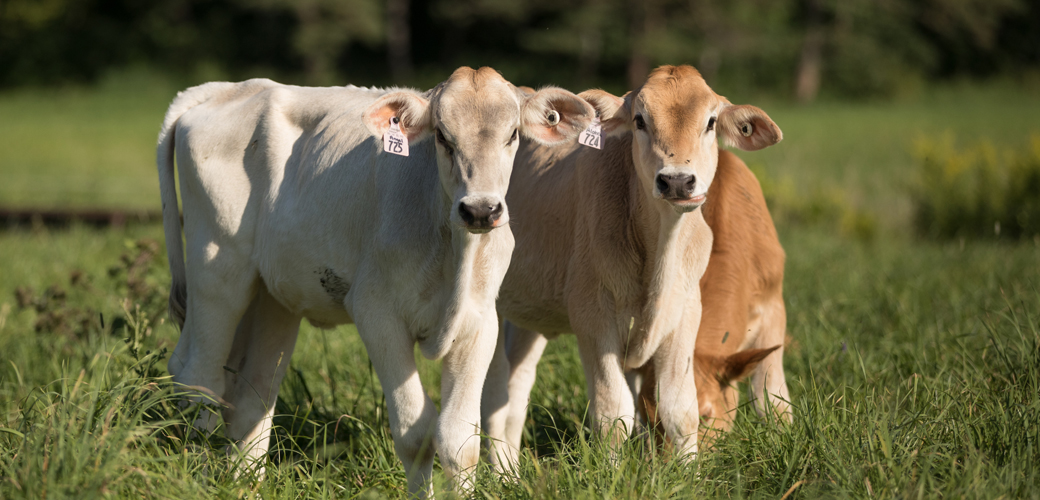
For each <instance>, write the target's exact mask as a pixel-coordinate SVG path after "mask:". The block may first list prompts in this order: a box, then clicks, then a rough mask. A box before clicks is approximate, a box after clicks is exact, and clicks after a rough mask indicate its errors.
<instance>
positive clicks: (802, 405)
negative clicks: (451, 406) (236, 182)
mask: <svg viewBox="0 0 1040 500" xmlns="http://www.w3.org/2000/svg"><path fill="white" fill-rule="evenodd" d="M141 238H145V239H153V240H158V239H160V238H161V231H160V228H159V227H158V226H137V227H131V228H129V229H125V230H111V231H96V230H92V229H84V228H73V229H71V230H65V231H55V232H47V231H43V232H39V231H38V232H32V231H13V232H8V233H4V234H2V235H0V266H2V267H0V290H3V294H4V295H3V296H2V297H3V298H2V299H0V304H2V305H0V307H2V312H0V353H3V354H2V356H0V360H2V363H0V412H2V413H0V415H2V416H0V450H2V453H0V477H2V479H0V497H3V498H20V497H33V498H39V497H44V496H46V497H51V498H60V497H64V496H72V497H77V498H88V497H101V496H110V495H115V496H117V497H137V496H144V497H149V498H161V497H177V498H185V497H191V496H196V495H202V494H207V495H216V496H220V497H229V498H230V497H236V498H237V497H240V496H241V495H242V494H245V493H247V492H249V491H252V490H257V491H258V492H259V493H261V494H262V496H263V497H265V498H300V497H306V498H324V497H330V496H331V497H354V496H356V495H359V494H366V495H368V494H371V495H376V496H399V495H402V494H403V491H404V475H403V472H402V469H401V467H400V465H399V462H397V460H396V458H395V456H394V453H393V449H392V443H391V440H390V438H389V434H388V430H387V424H386V417H385V409H384V402H383V399H382V395H381V391H380V389H379V386H378V384H377V383H376V382H375V381H374V380H373V376H372V374H371V370H370V367H369V365H368V363H367V358H366V355H365V353H364V350H363V349H362V345H361V342H360V340H359V339H358V337H357V335H356V332H355V331H354V330H353V329H352V328H349V327H342V328H338V329H336V330H330V331H322V330H318V329H315V328H312V327H310V326H309V325H306V324H305V325H304V328H303V332H302V334H301V337H300V342H299V344H298V347H297V350H296V354H295V356H294V357H293V359H292V367H293V370H292V372H291V373H290V375H289V376H288V377H287V379H286V381H285V383H284V384H283V387H282V400H281V403H280V404H279V408H278V410H279V413H280V414H281V415H282V416H280V417H278V420H277V424H278V425H279V429H278V436H277V440H278V442H279V449H280V450H281V451H280V452H279V453H277V454H276V455H275V456H274V457H273V458H272V459H273V462H274V465H272V466H271V467H269V473H268V478H267V480H265V481H264V482H263V483H260V484H253V483H250V482H249V481H247V480H245V479H241V478H240V479H236V478H234V477H233V475H231V474H230V473H228V472H227V465H228V461H227V459H226V458H224V456H223V453H222V452H221V451H220V450H221V448H220V443H214V444H212V445H207V444H199V443H195V444H191V443H186V442H184V441H183V440H181V439H179V438H178V436H180V435H181V434H179V432H180V431H181V430H183V418H181V417H177V416H176V414H175V412H174V411H173V410H172V408H173V404H172V402H173V401H174V398H173V396H172V395H171V394H170V391H171V389H170V388H169V387H168V385H167V383H166V382H165V379H162V378H153V377H150V376H148V373H147V372H148V370H145V369H142V368H141V366H142V365H146V366H147V365H151V366H152V367H153V369H152V372H153V373H152V375H155V376H159V375H161V374H162V372H164V368H165V359H159V358H162V357H163V355H161V354H159V353H160V352H161V350H162V349H163V348H168V349H169V348H172V346H173V343H174V341H175V338H176V333H175V331H174V330H173V329H172V328H170V327H169V325H165V324H159V323H160V322H161V320H159V319H157V318H162V317H163V316H164V307H165V306H164V305H163V303H162V301H161V300H158V301H157V300H154V298H155V297H159V298H162V297H163V296H164V295H163V294H164V287H165V285H166V283H167V280H168V277H167V275H166V269H165V265H164V263H163V262H164V260H165V259H164V257H163V254H162V252H161V251H160V252H159V253H158V255H156V254H155V253H154V250H156V249H157V248H158V247H150V246H149V245H138V244H136V242H137V241H138V240H139V239H141ZM783 241H784V245H785V247H786V249H787V251H788V254H789V255H790V258H789V264H788V273H787V283H786V296H787V303H788V308H789V323H788V324H789V329H790V334H791V335H792V337H793V338H794V343H793V344H792V346H791V347H790V349H789V350H788V353H787V358H786V364H787V376H788V381H789V384H790V386H791V394H792V398H793V401H794V408H795V418H794V424H793V425H790V426H786V427H784V426H779V425H776V424H774V423H771V422H765V421H761V420H760V419H758V418H757V417H756V416H755V415H754V412H753V411H751V410H749V409H748V408H741V409H740V415H739V417H738V418H737V425H736V428H735V429H734V431H733V432H731V433H730V434H729V435H727V436H726V437H725V438H724V439H723V440H722V441H721V442H719V444H718V449H716V450H715V451H712V452H708V453H703V454H702V455H701V457H700V459H699V460H698V462H697V463H696V464H695V465H693V466H689V467H683V466H680V465H679V464H677V463H676V462H674V461H669V460H668V459H667V455H666V454H660V453H654V452H651V451H649V450H645V449H643V447H642V445H641V444H640V443H638V442H633V443H632V444H631V445H630V446H629V447H628V448H627V449H626V450H625V451H624V452H623V453H622V455H621V457H620V459H619V461H617V462H616V463H614V462H611V461H610V459H609V455H608V454H607V453H606V452H605V451H604V450H603V449H601V448H600V447H599V445H598V443H597V442H596V441H595V440H591V439H589V434H588V432H587V431H586V430H584V429H585V428H584V427H583V425H582V423H581V422H582V416H583V415H584V412H585V405H586V402H587V397H586V395H585V385H584V382H583V376H582V372H581V368H580V365H579V363H578V358H577V352H576V347H575V344H574V342H573V339H572V338H569V337H568V338H564V339H561V340H559V341H557V342H555V343H553V344H552V345H551V346H550V349H549V352H548V353H547V354H546V356H545V357H544V358H543V361H542V363H541V371H540V377H539V380H538V384H537V385H536V387H535V389H534V391H533V403H534V409H533V410H532V412H531V416H530V420H529V422H528V425H527V429H526V433H527V435H526V443H527V455H525V458H524V461H523V465H524V468H523V471H522V475H521V479H520V480H519V481H518V482H516V483H507V482H502V481H499V480H498V479H497V478H495V477H494V476H493V475H492V474H490V473H485V474H482V476H481V479H480V487H479V490H478V492H479V495H478V496H481V497H487V498H496V497H497V498H528V497H543V496H550V497H558V498H575V497H586V498H601V497H620V498H645V497H647V496H654V497H681V498H695V497H737V498H741V497H754V498H775V497H778V496H780V495H782V494H783V493H785V492H786V491H787V490H788V489H789V488H791V487H792V486H794V485H797V488H796V489H795V490H794V493H793V498H815V497H818V496H821V495H822V496H838V497H844V496H852V497H861V498H862V497H869V496H877V497H882V498H886V497H888V498H890V497H915V498H939V497H945V498H958V497H971V498H998V497H1001V496H1004V497H1033V498H1036V497H1037V495H1038V494H1040V330H1038V321H1040V288H1038V286H1037V285H1038V283H1040V270H1038V267H1037V262H1040V248H1038V247H1037V246H1036V245H1035V244H1034V243H1032V242H1030V243H1028V244H1021V245H1017V246H1009V245H1002V244H994V243H972V242H970V241H969V242H967V243H965V244H964V245H963V246H961V245H960V244H959V243H952V244H912V243H910V242H908V241H906V240H901V239H895V240H884V241H875V242H874V243H872V244H863V243H856V242H850V241H848V240H845V239H840V238H836V237H834V236H831V235H829V234H825V233H823V232H819V231H815V230H811V229H800V228H790V229H787V230H784V231H783ZM141 249H145V250H144V251H143V255H144V257H141V255H142V250H141ZM123 254H126V255H127V256H128V258H126V259H122V258H121V255H123ZM142 262H143V264H141V263H142ZM138 264H141V265H138ZM135 265H137V266H138V267H137V268H135V269H136V271H134V270H132V268H134V266H135ZM73 271H80V273H75V274H76V275H77V276H78V278H77V283H78V284H75V285H73V284H71V283H70V276H71V275H72V274H74V273H73ZM134 273H136V276H137V277H138V278H139V281H141V282H143V283H144V285H143V286H141V287H139V288H141V289H142V290H143V291H142V290H138V291H136V292H135V291H133V290H131V288H132V287H131V286H127V284H126V282H127V278H128V275H130V274H134ZM53 284H57V285H58V286H59V287H60V288H62V289H64V292H65V293H64V295H65V299H64V301H62V300H60V299H56V298H54V296H55V294H54V293H52V294H51V299H50V302H49V305H47V306H46V307H45V308H44V309H43V310H42V312H36V311H35V310H34V309H33V306H32V305H30V306H29V307H27V308H25V309H20V308H19V307H18V306H17V304H16V300H15V298H14V295H13V294H12V291H13V289H15V288H17V287H19V286H21V287H31V288H32V289H33V291H34V292H35V293H34V294H30V296H31V297H35V298H36V300H37V301H39V300H40V299H39V297H40V296H41V295H45V294H43V293H42V292H43V290H45V289H47V287H49V286H51V285H53ZM22 294H23V296H25V295H26V292H25V291H24V290H23V292H22ZM125 296H133V297H136V301H137V304H147V305H146V306H144V307H141V308H140V309H139V310H138V309H137V308H136V307H135V304H131V305H130V306H129V307H128V308H127V309H124V307H123V305H122V304H121V301H122V298H123V297H125ZM87 309H89V312H82V311H85V310H87ZM77 310H79V311H81V312H79V313H77V312H76V311H77ZM127 310H128V311H130V314H127V313H126V312H125V311H127ZM55 312H57V313H58V315H59V316H61V315H64V316H63V317H66V318H70V319H68V321H67V323H69V324H58V325H57V326H55V322H54V321H53V320H48V321H50V322H49V323H45V325H47V326H46V327H45V328H44V329H42V330H41V331H34V327H33V325H34V323H36V322H38V321H39V320H40V318H42V317H45V316H47V317H50V316H48V314H50V315H51V316H53V313H55ZM101 315H103V316H104V317H105V318H106V323H105V325H104V326H102V325H101V324H100V322H99V321H96V318H99V316H101ZM150 318H151V320H152V321H154V323H152V324H151V326H149V325H142V324H141V323H142V322H147V321H149V320H150ZM70 325H71V326H70ZM77 325H79V326H77ZM127 338H129V339H131V340H132V342H130V343H128V342H127V341H126V340H125V339H127ZM135 349H137V351H136V352H137V355H136V356H135V355H134V354H133V352H134V350H135ZM146 351H151V354H146V353H145V352H146ZM422 367H423V374H422V375H423V379H424V382H425V383H426V385H427V386H428V387H430V388H435V387H437V384H438V376H437V371H436V366H435V364H433V363H426V362H424V363H423V364H422ZM138 371H140V372H144V373H145V376H142V375H141V374H139V373H138ZM432 394H433V396H434V397H435V399H436V397H437V392H436V390H433V391H432ZM178 422H180V423H181V426H180V427H178V425H176V424H177V423H178ZM207 464H208V466H207Z"/></svg>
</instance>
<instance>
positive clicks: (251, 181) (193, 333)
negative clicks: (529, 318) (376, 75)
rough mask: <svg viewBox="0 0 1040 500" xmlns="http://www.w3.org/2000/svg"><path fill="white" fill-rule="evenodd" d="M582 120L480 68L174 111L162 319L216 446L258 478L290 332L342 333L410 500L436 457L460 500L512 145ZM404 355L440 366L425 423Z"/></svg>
mask: <svg viewBox="0 0 1040 500" xmlns="http://www.w3.org/2000/svg"><path fill="white" fill-rule="evenodd" d="M592 113H593V110H592V108H591V107H590V106H589V105H588V104H586V103H585V101H583V100H581V99H578V98H577V97H576V96H575V95H573V94H571V93H569V92H567V91H564V90H560V89H555V88H549V89H544V90H542V91H540V92H537V93H535V94H530V95H529V94H527V93H524V92H520V91H517V90H516V88H515V87H513V85H511V84H510V83H509V82H507V81H505V80H504V79H503V78H502V77H501V76H500V75H499V74H498V73H496V72H495V71H494V70H491V69H490V68H481V69H480V70H472V69H469V68H461V69H459V70H457V71H455V73H454V74H452V75H451V77H450V78H449V79H448V80H447V81H445V82H443V83H441V84H440V85H438V86H437V87H435V88H434V89H432V90H430V91H428V92H424V93H420V92H417V91H414V90H408V89H389V90H380V89H364V88H357V87H352V86H350V87H336V88H305V87H294V86H287V85H280V84H277V83H275V82H272V81H270V80H250V81H247V82H243V83H209V84H206V85H202V86H199V87H195V88H192V89H189V90H187V91H185V92H182V93H181V94H179V95H178V97H177V99H176V100H174V102H173V104H172V105H171V106H170V109H169V111H168V112H167V114H166V119H165V121H164V122H163V127H162V132H161V133H160V135H159V147H158V164H159V178H160V185H161V188H162V199H163V206H164V207H163V215H164V220H163V223H164V226H165V229H166V241H167V244H168V245H167V247H168V251H169V259H170V269H171V272H172V274H173V286H172V290H171V293H170V310H171V312H172V313H173V317H174V318H175V319H176V320H177V322H178V324H181V325H182V327H183V329H182V332H181V338H180V341H179V342H178V344H177V348H176V350H175V351H174V353H173V356H172V357H171V358H170V363H169V369H170V373H172V374H173V375H174V380H175V381H177V382H179V383H182V384H185V385H188V386H193V387H195V388H196V389H197V390H199V391H200V392H204V393H208V394H211V395H213V396H216V397H217V398H220V400H222V401H224V402H226V406H224V407H223V408H222V416H223V419H224V422H225V424H226V433H227V435H228V436H229V437H231V438H232V439H234V440H236V441H237V442H238V445H239V448H240V449H241V450H242V452H243V453H245V454H246V455H247V456H248V457H250V458H252V459H254V460H255V459H260V458H262V457H263V456H264V455H265V453H266V451H267V447H268V440H269V435H270V428H271V417H272V412H273V410H274V406H275V400H276V398H277V394H278V386H279V383H280V381H281V380H282V376H283V375H284V374H285V369H286V367H287V366H288V365H289V358H290V356H291V355H292V350H293V346H294V344H295V341H296V334H297V331H298V329H299V325H300V320H301V318H307V319H309V320H310V321H311V322H312V323H316V324H320V325H336V324H342V323H347V322H351V321H353V322H355V323H356V324H357V327H358V332H359V333H360V335H361V338H362V340H363V341H364V343H365V347H366V348H367V350H368V353H369V356H370V357H371V359H372V364H373V366H374V367H375V371H376V373H377V374H378V376H379V380H380V383H381V384H382V386H383V390H384V392H385V393H386V399H387V406H388V407H389V417H390V430H391V432H392V434H393V438H394V446H395V449H396V451H397V454H398V456H399V457H400V459H401V461H402V462H403V463H404V467H405V472H406V474H407V477H408V489H409V492H411V493H412V494H424V493H426V492H427V491H428V490H427V488H428V485H429V481H430V475H431V471H432V466H433V453H434V451H436V452H437V453H438V454H439V455H440V460H441V463H442V465H443V467H444V471H445V472H446V473H447V474H448V476H449V477H453V478H454V480H455V482H456V483H461V484H462V485H463V486H465V485H467V484H469V483H470V479H471V472H472V470H471V468H472V467H473V466H474V465H475V464H476V463H477V460H478V456H479V446H480V445H479V438H478V437H477V432H478V425H479V422H480V388H481V386H482V385H483V382H484V377H485V375H486V374H487V367H488V364H489V363H490V361H491V357H492V354H493V351H494V349H495V342H496V339H497V334H498V325H499V322H498V317H497V315H496V313H495V296H496V294H497V292H498V288H499V285H500V283H501V281H502V278H503V276H504V275H505V272H506V269H507V266H508V264H509V258H510V254H511V252H512V250H513V236H512V234H511V233H510V232H509V230H508V229H506V230H494V228H500V227H502V226H504V225H506V224H507V223H508V221H509V211H508V210H507V208H506V205H505V193H506V189H507V187H508V185H509V177H510V172H511V170H512V165H513V158H514V156H515V154H516V150H517V147H518V144H519V142H520V140H519V134H524V135H525V136H527V137H529V138H531V139H533V140H535V141H536V142H539V143H545V144H554V143H558V142H562V141H566V140H569V139H572V138H574V137H575V136H576V135H577V134H578V132H580V131H581V130H582V129H583V128H585V127H586V126H587V125H588V123H589V121H590V120H591V119H592ZM391 128H394V129H398V128H399V129H400V131H399V133H398V132H396V131H395V130H391V133H389V134H388V132H387V131H388V129H391ZM429 136H435V137H436V139H435V140H426V138H427V137H429ZM384 137H385V138H386V143H384V140H383V138H384ZM403 138H406V139H407V142H408V143H409V144H408V156H407V157H405V156H398V155H395V154H391V153H388V152H385V151H384V148H387V149H394V148H396V150H398V151H400V152H404V151H405V148H404V147H403V146H404V144H403V141H402V139H403ZM175 151H176V156H177V159H178V163H179V170H180V182H181V186H180V187H181V193H182V197H183V201H184V228H183V230H184V236H185V240H186V248H185V249H182V247H181V224H180V221H179V218H178V211H177V194H176V188H175V186H174V169H173V165H174V164H173V159H174V152H175ZM184 250H186V257H187V262H185V252H184ZM416 343H418V344H419V348H420V350H421V351H422V353H423V354H424V355H425V356H426V357H429V358H434V359H436V358H443V359H444V365H443V370H444V371H443V377H442V392H441V394H442V397H443V399H442V402H441V412H440V415H439V416H438V414H437V410H436V408H435V407H434V404H433V402H432V401H431V400H430V398H429V397H428V396H427V394H426V392H425V390H424V389H423V387H422V384H421V382H420V380H419V375H418V372H417V371H416V367H415V360H414V357H413V352H414V351H413V349H414V346H415V344H416ZM225 367H228V368H229V369H225ZM199 399H201V398H199ZM207 415H208V417H206V418H202V419H200V421H199V422H197V423H196V425H198V426H199V427H204V428H207V429H213V427H214V426H215V425H216V423H217V418H219V417H217V416H215V415H213V414H209V413H207Z"/></svg>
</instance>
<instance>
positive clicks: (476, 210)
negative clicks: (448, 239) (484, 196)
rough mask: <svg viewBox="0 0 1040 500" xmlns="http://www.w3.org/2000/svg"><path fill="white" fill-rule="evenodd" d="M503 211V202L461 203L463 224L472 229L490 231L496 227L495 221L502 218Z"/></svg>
mask: <svg viewBox="0 0 1040 500" xmlns="http://www.w3.org/2000/svg"><path fill="white" fill-rule="evenodd" d="M503 210H504V207H503V206H502V203H501V202H498V203H486V202H482V203H477V204H469V203H459V216H461V217H462V222H465V223H466V225H467V226H469V227H472V228H487V229H490V228H492V227H494V225H495V221H497V220H498V218H499V217H501V216H502V211H503Z"/></svg>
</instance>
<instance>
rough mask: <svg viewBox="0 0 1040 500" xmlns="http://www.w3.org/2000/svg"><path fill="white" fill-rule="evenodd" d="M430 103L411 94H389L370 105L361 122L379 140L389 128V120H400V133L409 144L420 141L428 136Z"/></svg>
mask: <svg viewBox="0 0 1040 500" xmlns="http://www.w3.org/2000/svg"><path fill="white" fill-rule="evenodd" d="M429 110H430V101H427V100H426V99H423V98H422V97H420V96H419V95H418V94H415V93H412V92H391V93H389V94H387V95H384V96H383V97H380V98H379V99H377V100H376V102H374V103H372V104H371V105H370V106H369V107H368V109H366V110H365V114H364V115H363V117H362V120H363V121H364V122H365V126H366V127H368V130H369V132H372V135H374V136H376V137H377V138H379V139H382V138H383V134H385V133H386V130H387V129H388V128H390V118H392V117H395V116H396V117H397V119H398V120H400V122H399V125H400V126H401V132H404V133H405V135H407V136H408V141H409V142H415V141H419V140H422V139H423V138H424V137H426V136H427V135H429V133H430V129H431V128H432V125H431V124H432V123H433V120H431V119H430V113H429Z"/></svg>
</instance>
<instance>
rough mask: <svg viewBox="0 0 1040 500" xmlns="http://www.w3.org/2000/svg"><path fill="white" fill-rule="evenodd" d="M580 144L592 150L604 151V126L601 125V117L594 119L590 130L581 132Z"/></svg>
mask: <svg viewBox="0 0 1040 500" xmlns="http://www.w3.org/2000/svg"><path fill="white" fill-rule="evenodd" d="M578 142H579V143H581V144H583V145H585V146H588V147H590V148H596V149H603V126H602V125H600V122H599V116H597V117H595V118H593V119H592V123H590V124H589V128H587V129H585V130H583V131H582V132H581V135H580V136H578Z"/></svg>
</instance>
